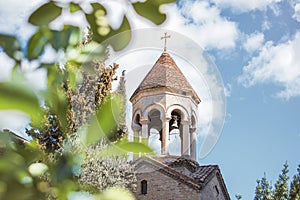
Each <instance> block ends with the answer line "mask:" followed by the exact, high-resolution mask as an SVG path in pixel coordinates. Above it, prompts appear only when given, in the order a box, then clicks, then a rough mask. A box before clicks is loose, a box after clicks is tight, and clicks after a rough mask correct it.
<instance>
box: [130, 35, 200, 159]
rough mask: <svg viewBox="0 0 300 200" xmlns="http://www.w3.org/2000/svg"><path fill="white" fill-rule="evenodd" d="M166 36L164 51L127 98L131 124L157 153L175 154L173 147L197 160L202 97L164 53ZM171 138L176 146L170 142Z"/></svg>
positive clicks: (169, 56)
mask: <svg viewBox="0 0 300 200" xmlns="http://www.w3.org/2000/svg"><path fill="white" fill-rule="evenodd" d="M167 38H170V36H167V34H166V33H165V35H164V37H162V39H164V40H165V46H164V51H163V53H162V54H161V56H160V57H159V58H158V60H157V61H156V63H155V64H154V66H153V67H152V69H151V70H150V71H149V72H148V74H147V75H146V77H145V78H144V79H143V81H142V82H141V83H140V85H139V86H138V88H137V89H136V90H135V91H134V93H133V94H132V96H131V97H130V102H131V103H132V125H131V126H132V130H133V131H134V134H135V137H139V138H140V139H141V140H145V141H148V144H149V146H151V147H154V149H155V148H156V149H157V151H156V154H158V155H174V152H175V151H174V150H173V149H174V148H175V149H177V153H176V152H175V153H176V155H181V156H190V157H191V159H193V160H196V149H197V148H196V140H197V124H198V104H199V103H200V102H201V100H200V98H199V97H198V95H197V93H196V92H195V91H194V89H193V88H192V86H191V85H190V83H189V82H188V81H187V79H186V78H185V76H184V75H183V73H182V72H181V70H180V69H179V67H178V66H177V65H176V63H175V61H174V60H173V58H172V57H171V55H170V54H169V53H168V52H167V48H166V39H167ZM153 138H154V139H153ZM155 138H156V139H155ZM174 138H176V141H177V143H176V146H174V145H175V142H173V143H172V141H175V139H174ZM173 139H174V140H173ZM154 140H156V142H155V144H154V143H153V141H154Z"/></svg>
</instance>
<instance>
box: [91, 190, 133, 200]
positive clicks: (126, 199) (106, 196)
mask: <svg viewBox="0 0 300 200" xmlns="http://www.w3.org/2000/svg"><path fill="white" fill-rule="evenodd" d="M95 199H96V200H112V199H122V200H134V199H135V198H134V196H133V194H132V193H131V192H130V191H129V190H126V189H124V188H117V187H111V188H109V189H106V190H105V191H103V192H102V193H100V194H97V195H95Z"/></svg>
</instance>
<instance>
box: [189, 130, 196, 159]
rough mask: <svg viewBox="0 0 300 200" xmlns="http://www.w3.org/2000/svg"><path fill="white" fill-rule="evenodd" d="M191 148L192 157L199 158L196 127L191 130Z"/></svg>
mask: <svg viewBox="0 0 300 200" xmlns="http://www.w3.org/2000/svg"><path fill="white" fill-rule="evenodd" d="M190 132H191V134H190V149H191V159H193V160H196V159H197V132H196V130H195V129H194V128H191V130H190Z"/></svg>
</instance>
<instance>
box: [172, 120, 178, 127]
mask: <svg viewBox="0 0 300 200" xmlns="http://www.w3.org/2000/svg"><path fill="white" fill-rule="evenodd" d="M171 127H172V129H178V125H177V121H176V120H174V122H173V124H172V125H171Z"/></svg>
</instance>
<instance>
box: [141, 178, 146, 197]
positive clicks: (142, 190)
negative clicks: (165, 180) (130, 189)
mask: <svg viewBox="0 0 300 200" xmlns="http://www.w3.org/2000/svg"><path fill="white" fill-rule="evenodd" d="M141 193H142V194H147V181H146V180H142V181H141Z"/></svg>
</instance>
